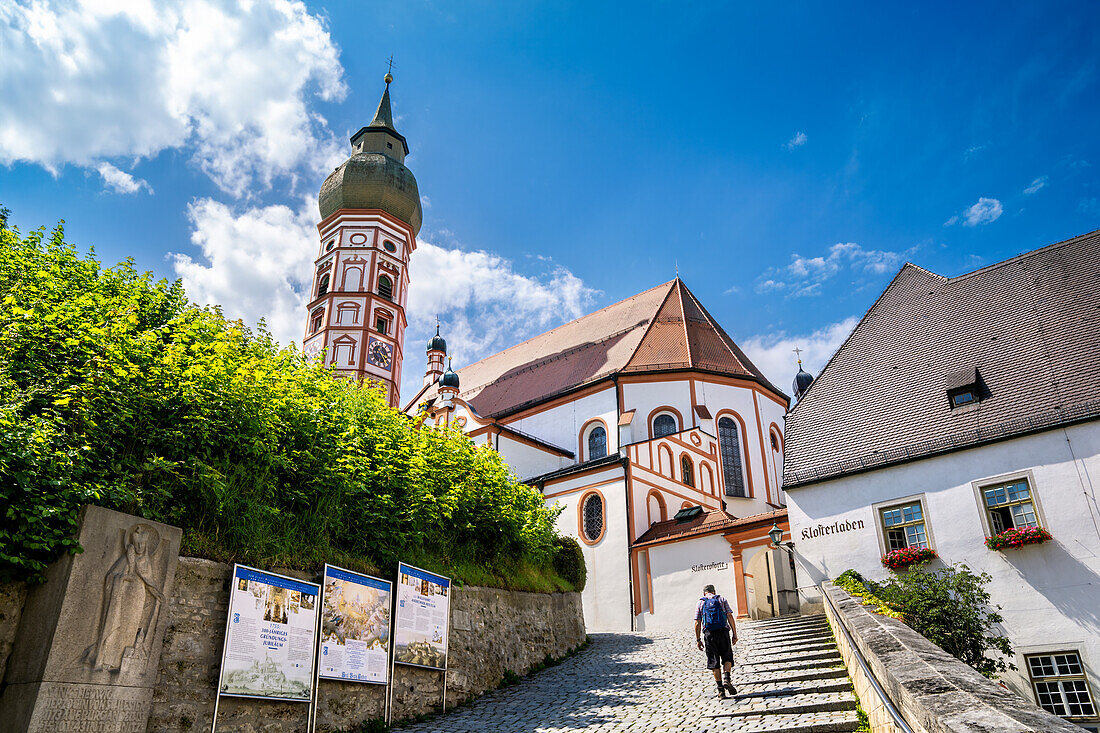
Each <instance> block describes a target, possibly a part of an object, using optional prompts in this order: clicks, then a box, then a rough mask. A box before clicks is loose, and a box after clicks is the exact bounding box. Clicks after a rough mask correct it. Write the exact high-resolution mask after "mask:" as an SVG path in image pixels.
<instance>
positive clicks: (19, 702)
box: [0, 506, 181, 733]
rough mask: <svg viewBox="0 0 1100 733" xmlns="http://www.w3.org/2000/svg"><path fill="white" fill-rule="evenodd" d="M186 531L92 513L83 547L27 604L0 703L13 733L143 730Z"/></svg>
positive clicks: (85, 520) (87, 515)
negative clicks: (182, 541) (181, 543)
mask: <svg viewBox="0 0 1100 733" xmlns="http://www.w3.org/2000/svg"><path fill="white" fill-rule="evenodd" d="M180 537H181V532H180V530H179V529H178V528H176V527H171V526H169V525H166V524H160V523H158V522H151V521H149V520H146V519H141V518H140V517H134V516H131V515H128V514H122V513H120V512H115V511H111V510H109V509H103V508H101V507H94V506H87V507H85V508H84V512H83V516H82V518H81V525H80V533H79V541H80V544H81V546H82V547H83V548H84V552H82V553H80V554H78V555H75V556H66V557H63V558H61V559H60V560H58V561H57V562H56V563H54V564H53V565H52V566H51V567H50V569H49V570H48V571H47V573H46V577H47V581H46V583H45V584H43V585H40V586H35V587H33V588H32V589H31V591H30V593H28V595H27V602H26V605H25V606H24V609H23V614H22V617H21V619H20V624H19V631H18V632H17V634H16V639H15V645H14V648H13V650H12V654H11V659H10V660H9V663H8V668H7V674H6V677H5V683H6V687H5V689H4V693H3V697H2V698H0V708H3V709H4V710H5V711H10V713H11V715H12V717H8V713H7V712H6V713H5V717H6V718H7V719H6V720H5V725H9V724H14V727H13V728H12V730H17V731H22V730H27V731H31V732H32V733H37V732H38V731H42V732H43V733H44V732H45V731H58V732H59V733H66V732H68V731H83V732H86V733H124V732H128V731H144V730H145V727H146V724H147V721H148V718H149V710H150V705H151V703H152V694H153V683H154V682H155V681H156V677H157V663H158V661H159V659H160V648H161V642H162V640H163V637H164V629H165V625H166V623H167V613H166V610H165V607H164V606H165V599H166V598H167V597H168V596H170V595H171V593H172V581H173V579H174V577H175V572H176V563H177V561H178V556H179V545H180Z"/></svg>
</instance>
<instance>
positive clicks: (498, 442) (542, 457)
mask: <svg viewBox="0 0 1100 733" xmlns="http://www.w3.org/2000/svg"><path fill="white" fill-rule="evenodd" d="M491 442H492V443H493V444H494V445H495V446H496V449H497V450H498V451H500V454H501V455H502V456H504V460H505V461H507V463H508V466H509V467H510V468H511V469H512V470H513V471H514V472H515V474H516V476H518V477H519V478H521V479H526V478H531V477H533V476H540V475H542V474H544V473H549V472H551V471H556V470H558V469H559V468H565V467H566V466H569V465H570V464H571V463H572V461H571V460H570V459H569V458H566V457H565V456H562V455H560V454H558V453H551V452H550V451H547V450H544V449H542V448H536V447H535V446H533V445H531V444H530V443H525V442H522V441H520V440H518V439H516V438H512V437H510V436H509V435H508V434H507V433H501V434H500V435H499V436H494V437H493V438H492V440H491Z"/></svg>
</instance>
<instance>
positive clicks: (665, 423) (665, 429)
mask: <svg viewBox="0 0 1100 733" xmlns="http://www.w3.org/2000/svg"><path fill="white" fill-rule="evenodd" d="M675 432H676V418H674V417H673V416H672V415H669V414H668V413H667V412H662V413H661V414H660V415H658V416H657V417H655V418H653V437H654V438H663V437H665V436H666V435H672V434H673V433H675Z"/></svg>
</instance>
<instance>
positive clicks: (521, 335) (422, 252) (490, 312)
mask: <svg viewBox="0 0 1100 733" xmlns="http://www.w3.org/2000/svg"><path fill="white" fill-rule="evenodd" d="M543 265H544V266H545V267H546V269H544V270H543V271H542V272H541V273H533V274H526V273H522V272H518V271H517V270H516V269H515V266H514V265H513V263H512V262H511V261H509V260H507V259H504V258H503V257H500V256H499V255H495V254H493V253H491V252H486V251H484V250H470V249H464V248H460V247H447V246H442V245H439V244H435V243H433V242H431V241H428V240H427V239H423V238H421V239H419V240H417V244H416V251H415V252H413V255H412V261H411V264H410V268H409V280H410V283H409V301H408V308H407V309H406V310H407V315H408V318H409V327H408V329H407V330H406V332H405V344H406V346H405V354H406V356H405V367H404V385H403V387H402V391H401V394H402V396H403V397H411V396H412V392H410V390H415V389H418V388H419V386H420V385H421V384H422V381H423V376H424V367H425V365H426V360H425V357H424V352H423V348H424V346H423V342H426V341H427V339H428V337H429V336H430V335H431V334H433V333H435V318H436V316H438V317H439V319H440V321H441V322H442V334H443V336H444V337H445V338H446V339H447V345H448V348H449V353H450V355H452V356H453V357H454V366H455V368H456V369H457V368H459V367H461V366H464V365H466V364H469V363H471V362H474V361H477V360H478V359H481V358H482V357H485V356H488V355H489V354H493V353H496V352H497V351H500V350H501V349H504V348H507V347H509V346H512V345H514V344H517V343H519V342H520V341H523V340H524V339H527V338H529V337H531V336H535V335H537V334H539V333H542V332H543V331H546V330H548V329H550V328H553V327H554V326H557V325H560V324H561V323H564V322H566V321H570V320H572V319H574V318H578V317H580V316H581V315H583V314H584V313H585V311H586V310H587V308H588V306H590V305H591V304H592V303H593V302H594V300H595V298H596V296H597V295H598V294H599V292H598V291H596V290H593V289H592V288H589V287H588V286H587V285H585V284H584V281H582V280H581V279H580V278H579V277H577V276H576V275H574V274H573V273H572V272H570V271H569V270H568V269H566V268H564V267H561V266H558V265H552V264H550V263H549V262H548V261H544V262H543Z"/></svg>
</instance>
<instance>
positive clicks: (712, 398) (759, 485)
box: [696, 381, 783, 516]
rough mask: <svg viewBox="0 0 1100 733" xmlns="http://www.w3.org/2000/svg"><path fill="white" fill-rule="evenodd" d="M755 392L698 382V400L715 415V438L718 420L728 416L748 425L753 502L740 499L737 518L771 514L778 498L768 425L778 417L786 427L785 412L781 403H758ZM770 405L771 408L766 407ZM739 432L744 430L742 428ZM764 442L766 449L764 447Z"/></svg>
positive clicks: (747, 459)
mask: <svg viewBox="0 0 1100 733" xmlns="http://www.w3.org/2000/svg"><path fill="white" fill-rule="evenodd" d="M753 392H754V390H753V389H752V388H751V387H748V386H744V387H743V386H740V385H732V384H722V383H718V382H706V381H699V382H697V383H696V398H697V399H698V400H699V401H700V402H701V403H702V404H704V405H706V406H707V409H708V410H710V413H711V415H713V416H714V421H713V422H714V430H715V436H717V430H718V428H717V424H718V421H719V420H720V419H721V418H722V417H723V416H724V414H729V413H730V412H733V413H735V414H736V415H737V417H739V418H740V419H741V422H742V423H744V433H745V434H744V437H743V440H742V453H745V451H747V455H745V456H744V460H745V468H746V470H747V472H748V481H749V484H750V488H751V491H752V497H751V499H752V500H751V501H749V502H747V501H744V500H741V499H737V500H736V502H737V504H738V505H739V507H740V509H739V511H738V512H736V514H737V516H748V515H749V514H759V513H761V512H766V511H771V509H772V507H770V506H768V502H769V501H771V502H775V500H776V498H777V497H776V493H777V492H776V488H777V487H773V486H772V479H771V477H770V476H769V474H770V473H771V470H770V466H769V464H768V462H767V461H768V453H769V452H770V451H766V450H765V449H766V448H767V447H768V437H767V435H768V434H767V426H768V423H769V422H771V421H774V418H775V417H776V416H778V417H779V420H778V423H779V425H780V428H782V424H783V422H782V417H783V411H782V408H781V407H780V406H779V405H778V404H777V403H775V402H774V401H773V400H771V399H769V398H762V397H760V396H759V395H758V396H757V398H756V401H755V402H754V400H753ZM757 404H759V406H760V410H761V415H760V418H759V419H757V412H756V407H757ZM766 405H768V406H767V407H766ZM765 415H766V416H767V417H765ZM761 423H764V425H763V426H762V425H761ZM738 430H741V426H740V425H739V426H738ZM762 441H763V443H764V445H763V446H762V445H761V442H762ZM729 501H731V500H730V499H729V498H727V502H729Z"/></svg>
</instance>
